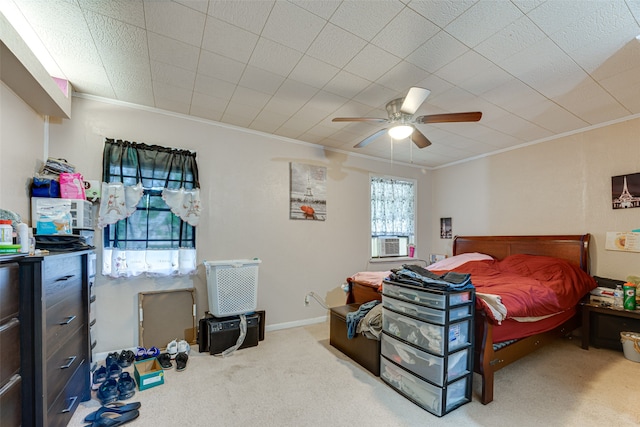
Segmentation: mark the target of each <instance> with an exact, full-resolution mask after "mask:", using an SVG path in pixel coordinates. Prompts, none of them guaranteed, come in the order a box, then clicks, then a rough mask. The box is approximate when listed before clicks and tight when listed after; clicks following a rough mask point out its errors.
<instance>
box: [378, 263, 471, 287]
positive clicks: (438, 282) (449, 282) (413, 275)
mask: <svg viewBox="0 0 640 427" xmlns="http://www.w3.org/2000/svg"><path fill="white" fill-rule="evenodd" d="M390 278H391V280H393V281H396V282H400V283H406V284H410V285H416V286H422V287H431V288H436V289H441V290H447V291H460V290H464V289H472V288H473V284H472V283H471V275H470V274H465V273H456V272H453V271H450V272H447V273H445V274H443V275H442V276H438V275H437V274H435V273H433V272H431V271H429V270H427V269H425V268H423V267H420V266H419V265H407V264H405V265H403V266H402V268H401V269H396V270H391V275H390Z"/></svg>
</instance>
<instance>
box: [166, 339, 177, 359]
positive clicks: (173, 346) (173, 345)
mask: <svg viewBox="0 0 640 427" xmlns="http://www.w3.org/2000/svg"><path fill="white" fill-rule="evenodd" d="M167 353H168V354H169V356H171V358H172V359H175V358H176V354H178V341H177V340H173V341H171V342H170V343H169V344H167Z"/></svg>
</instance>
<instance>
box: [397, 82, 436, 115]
mask: <svg viewBox="0 0 640 427" xmlns="http://www.w3.org/2000/svg"><path fill="white" fill-rule="evenodd" d="M430 93H431V91H430V90H429V89H424V88H421V87H412V88H411V89H409V93H407V96H405V98H404V101H402V107H400V112H401V113H404V114H410V115H414V114H415V112H416V111H418V108H420V106H421V105H422V103H423V102H424V100H425V99H427V96H429V94H430Z"/></svg>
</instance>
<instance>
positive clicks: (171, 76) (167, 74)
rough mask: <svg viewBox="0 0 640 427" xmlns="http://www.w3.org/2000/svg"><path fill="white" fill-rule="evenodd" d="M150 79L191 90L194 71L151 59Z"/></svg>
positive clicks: (194, 77)
mask: <svg viewBox="0 0 640 427" xmlns="http://www.w3.org/2000/svg"><path fill="white" fill-rule="evenodd" d="M151 79H152V80H153V81H154V82H161V83H166V84H169V85H172V86H175V87H179V88H182V89H186V90H187V91H192V90H193V85H194V83H195V79H196V73H195V72H194V71H189V70H186V69H184V68H180V67H177V66H175V65H170V64H166V63H164V62H157V61H151Z"/></svg>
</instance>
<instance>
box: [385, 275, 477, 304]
mask: <svg viewBox="0 0 640 427" xmlns="http://www.w3.org/2000/svg"><path fill="white" fill-rule="evenodd" d="M382 294H383V295H387V296H389V297H393V298H397V299H400V300H404V301H408V302H410V303H415V304H420V305H424V306H427V307H433V308H438V309H440V310H448V309H449V307H451V306H454V305H460V304H465V303H468V302H469V301H471V299H472V296H471V291H461V292H443V291H439V290H435V289H426V288H425V289H420V288H417V287H415V286H408V285H396V284H393V283H391V282H388V281H383V282H382Z"/></svg>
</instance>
